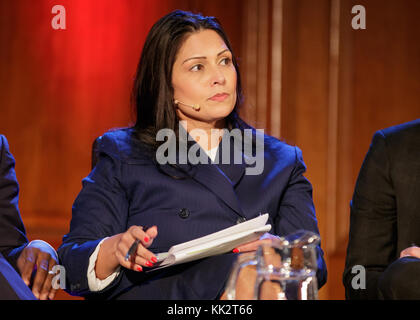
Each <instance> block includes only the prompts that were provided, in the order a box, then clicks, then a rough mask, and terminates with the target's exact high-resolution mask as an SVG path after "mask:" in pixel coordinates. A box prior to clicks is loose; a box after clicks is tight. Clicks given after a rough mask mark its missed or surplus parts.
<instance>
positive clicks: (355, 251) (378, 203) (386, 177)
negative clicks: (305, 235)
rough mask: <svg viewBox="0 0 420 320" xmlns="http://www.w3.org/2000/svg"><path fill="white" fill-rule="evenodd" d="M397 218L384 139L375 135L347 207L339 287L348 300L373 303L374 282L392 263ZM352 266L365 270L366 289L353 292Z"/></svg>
mask: <svg viewBox="0 0 420 320" xmlns="http://www.w3.org/2000/svg"><path fill="white" fill-rule="evenodd" d="M396 223H397V214H396V203H395V194H394V189H393V186H392V181H391V179H390V163H389V158H388V155H387V146H386V140H385V137H384V135H383V134H382V132H381V131H378V132H377V133H376V134H375V135H374V137H373V140H372V144H371V146H370V149H369V151H368V153H367V155H366V157H365V159H364V161H363V164H362V168H361V170H360V173H359V176H358V179H357V182H356V186H355V190H354V195H353V199H352V201H351V204H350V234H349V244H348V248H347V257H346V265H345V270H344V274H343V283H344V286H345V288H346V297H347V298H348V299H377V298H378V279H379V277H380V276H381V275H382V273H383V271H384V270H385V269H386V267H387V266H388V265H389V264H390V263H391V262H392V261H393V260H395V259H396V243H397V241H396V236H397V229H396V227H397V225H396ZM355 265H361V266H363V267H364V268H365V270H366V289H353V287H352V279H353V277H354V276H355V275H356V274H358V272H356V271H355V272H354V274H353V273H352V272H351V271H352V268H353V267H354V266H355Z"/></svg>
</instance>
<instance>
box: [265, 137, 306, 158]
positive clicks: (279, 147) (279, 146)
mask: <svg viewBox="0 0 420 320" xmlns="http://www.w3.org/2000/svg"><path fill="white" fill-rule="evenodd" d="M264 153H265V158H266V159H271V160H273V161H275V162H277V161H282V162H289V163H295V162H296V161H297V157H299V158H300V157H301V151H300V149H299V148H298V147H296V146H291V145H289V144H287V143H286V142H284V141H281V140H279V139H277V138H275V137H273V136H270V135H267V134H265V135H264Z"/></svg>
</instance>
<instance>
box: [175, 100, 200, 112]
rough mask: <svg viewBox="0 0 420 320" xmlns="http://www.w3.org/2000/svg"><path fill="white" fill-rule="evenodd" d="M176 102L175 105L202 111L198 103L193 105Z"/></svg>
mask: <svg viewBox="0 0 420 320" xmlns="http://www.w3.org/2000/svg"><path fill="white" fill-rule="evenodd" d="M174 102H175V104H178V103H180V104H183V105H184V106H187V107H190V108H193V109H194V110H195V111H200V105H199V104H198V103H196V104H193V105H191V104H186V103H183V102H181V101H179V100H175V101H174Z"/></svg>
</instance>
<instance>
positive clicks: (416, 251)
mask: <svg viewBox="0 0 420 320" xmlns="http://www.w3.org/2000/svg"><path fill="white" fill-rule="evenodd" d="M402 257H415V258H419V259H420V248H419V247H417V246H411V247H408V248H406V249H404V250H403V251H401V253H400V258H402Z"/></svg>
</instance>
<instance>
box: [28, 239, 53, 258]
mask: <svg viewBox="0 0 420 320" xmlns="http://www.w3.org/2000/svg"><path fill="white" fill-rule="evenodd" d="M33 243H43V244H45V245H47V246H48V247H50V248H51V249H52V250H53V251H54V254H55V257H54V258H55V260H56V261H58V254H57V251H55V249H54V247H53V246H52V245H50V244H49V243H48V242H46V241H44V240H39V239H37V240H32V241H31V242H29V243H28V246H29V245H30V244H33Z"/></svg>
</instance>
